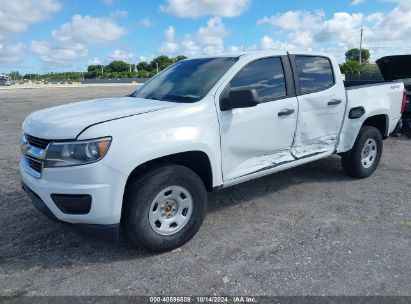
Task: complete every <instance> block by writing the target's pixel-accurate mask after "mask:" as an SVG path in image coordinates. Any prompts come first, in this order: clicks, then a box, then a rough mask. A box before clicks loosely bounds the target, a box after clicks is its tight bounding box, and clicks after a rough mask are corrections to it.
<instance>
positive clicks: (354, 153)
mask: <svg viewBox="0 0 411 304" xmlns="http://www.w3.org/2000/svg"><path fill="white" fill-rule="evenodd" d="M382 148H383V142H382V136H381V133H380V131H379V130H378V129H377V128H375V127H371V126H365V127H362V128H361V130H360V132H359V134H358V137H357V139H356V141H355V143H354V146H353V148H352V149H351V150H350V151H349V152H347V153H345V154H344V155H342V157H341V164H342V167H343V169H344V171H345V172H346V173H347V174H348V175H350V176H352V177H356V178H366V177H369V176H370V175H372V174H373V173H374V171H375V170H376V169H377V167H378V164H379V162H380V159H381V155H382Z"/></svg>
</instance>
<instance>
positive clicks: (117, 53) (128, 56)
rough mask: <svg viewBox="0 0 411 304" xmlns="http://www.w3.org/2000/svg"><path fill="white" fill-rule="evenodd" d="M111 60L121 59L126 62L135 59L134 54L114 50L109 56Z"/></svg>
mask: <svg viewBox="0 0 411 304" xmlns="http://www.w3.org/2000/svg"><path fill="white" fill-rule="evenodd" d="M109 59H110V61H113V60H121V61H125V62H132V61H133V60H134V54H132V53H128V52H126V51H123V50H114V51H113V53H111V55H110V57H109Z"/></svg>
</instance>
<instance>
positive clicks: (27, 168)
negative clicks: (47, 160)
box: [21, 155, 43, 178]
mask: <svg viewBox="0 0 411 304" xmlns="http://www.w3.org/2000/svg"><path fill="white" fill-rule="evenodd" d="M21 164H22V165H23V169H24V170H25V171H26V172H27V173H28V174H30V175H31V176H34V177H36V178H40V177H41V173H39V172H37V171H35V170H33V169H32V168H31V167H30V165H29V162H28V160H27V157H26V156H25V155H23V156H22V157H21ZM42 167H43V166H42Z"/></svg>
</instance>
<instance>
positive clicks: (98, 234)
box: [22, 182, 120, 241]
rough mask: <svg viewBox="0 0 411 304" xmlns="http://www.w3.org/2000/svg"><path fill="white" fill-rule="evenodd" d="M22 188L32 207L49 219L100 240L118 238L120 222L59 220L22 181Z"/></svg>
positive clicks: (114, 239)
mask: <svg viewBox="0 0 411 304" xmlns="http://www.w3.org/2000/svg"><path fill="white" fill-rule="evenodd" d="M22 188H23V190H24V191H25V192H26V193H27V195H28V196H29V197H30V199H31V201H32V203H33V205H34V207H36V209H37V210H39V211H40V212H41V213H43V214H44V215H45V216H47V217H48V218H49V219H50V220H52V221H53V222H56V223H62V224H65V225H68V226H69V227H70V228H72V229H73V230H74V231H76V232H79V233H81V234H83V235H86V236H89V237H93V238H98V239H100V240H106V241H117V240H118V238H119V231H120V224H111V225H95V224H71V223H68V222H64V221H62V220H59V219H58V218H57V217H56V216H55V215H54V214H53V212H51V210H50V209H49V208H48V207H47V205H46V204H45V203H44V201H43V200H42V199H41V198H40V197H39V196H38V195H37V194H36V193H35V192H34V191H33V190H31V189H30V188H29V187H28V186H27V185H26V184H25V183H24V182H22Z"/></svg>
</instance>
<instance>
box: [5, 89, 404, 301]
mask: <svg viewBox="0 0 411 304" xmlns="http://www.w3.org/2000/svg"><path fill="white" fill-rule="evenodd" d="M131 91H132V87H130V86H118V87H87V88H54V89H19V90H15V89H14V90H0V110H1V114H0V115H1V116H0V142H1V145H0V177H1V180H0V182H1V185H0V186H1V187H0V227H1V228H0V295H25V294H28V295H116V294H130V295H163V294H166V295H212V294H217V295H238V294H242V295H411V263H410V261H411V140H406V139H405V138H400V139H389V140H387V141H385V148H384V149H385V151H384V156H383V159H382V163H381V164H380V167H379V169H378V170H377V172H376V173H375V174H374V175H373V176H372V177H371V178H369V179H366V180H354V179H351V178H349V177H347V176H345V175H344V173H343V171H342V169H341V167H340V160H339V157H337V156H335V157H330V158H327V159H325V160H321V161H318V162H315V163H312V164H308V165H305V166H302V167H299V168H295V169H292V170H289V171H285V172H281V173H278V174H275V175H272V176H268V177H265V178H262V179H259V180H255V181H252V182H248V183H245V184H241V185H238V186H235V187H233V188H229V189H226V190H222V191H220V192H217V193H212V194H210V195H209V211H208V214H207V217H206V219H205V222H204V225H203V227H202V228H201V229H200V231H199V233H198V234H197V236H196V237H195V238H194V239H193V240H192V241H191V242H189V243H188V244H187V245H185V246H184V247H182V248H181V249H177V250H175V251H174V252H169V253H165V254H151V253H147V252H145V251H143V250H142V249H139V248H135V247H133V246H132V245H130V244H129V243H128V242H127V240H126V239H124V238H123V239H122V240H121V241H120V242H119V243H118V244H106V243H99V242H95V241H92V240H89V239H85V238H83V237H81V236H78V235H77V234H75V233H73V232H71V230H69V228H67V227H65V226H62V225H58V224H55V223H52V222H50V221H49V220H48V219H46V218H45V217H44V216H43V215H42V214H40V213H39V212H38V211H37V210H35V209H34V207H33V206H32V205H31V202H30V201H29V199H28V197H27V196H26V195H25V194H24V193H23V191H22V190H21V189H20V178H19V174H18V159H19V153H20V152H19V134H20V126H21V123H22V121H23V119H24V117H25V116H26V115H27V114H29V113H30V112H32V111H35V110H38V109H41V108H45V107H49V106H52V105H58V104H63V103H67V102H72V101H78V100H83V99H89V98H95V97H103V96H104V97H108V96H119V95H125V94H126V93H130V92H131Z"/></svg>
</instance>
